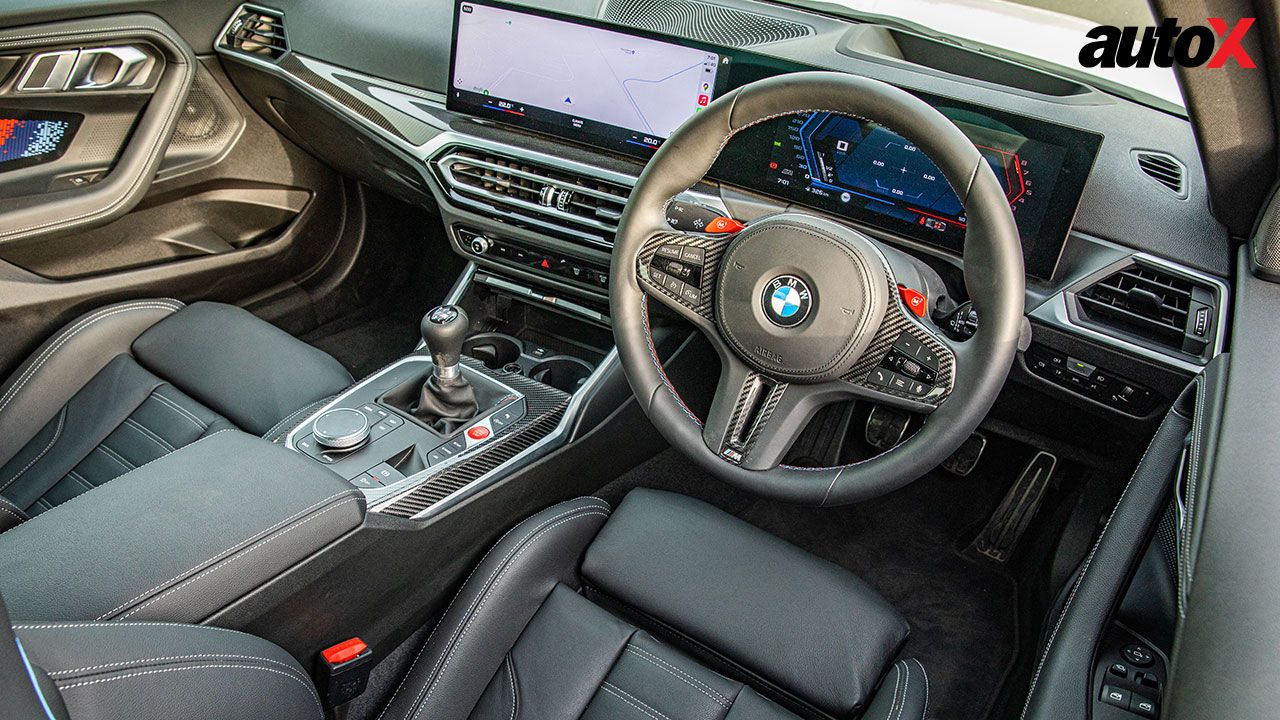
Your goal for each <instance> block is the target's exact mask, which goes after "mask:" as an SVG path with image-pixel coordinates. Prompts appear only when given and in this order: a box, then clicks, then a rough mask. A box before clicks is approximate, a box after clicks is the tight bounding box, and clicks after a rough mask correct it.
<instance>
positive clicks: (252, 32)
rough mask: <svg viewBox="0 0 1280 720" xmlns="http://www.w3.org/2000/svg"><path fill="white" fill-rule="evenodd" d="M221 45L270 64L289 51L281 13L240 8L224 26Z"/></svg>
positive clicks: (248, 6) (250, 6) (249, 6)
mask: <svg viewBox="0 0 1280 720" xmlns="http://www.w3.org/2000/svg"><path fill="white" fill-rule="evenodd" d="M221 45H222V46H223V47H225V48H227V49H229V50H235V51H236V52H241V53H244V54H246V55H252V56H254V57H259V58H262V59H263V60H267V61H270V62H275V61H276V60H279V59H280V58H282V57H284V55H285V53H287V52H289V41H288V40H287V39H286V38H285V34H284V13H282V12H280V11H279V10H269V9H267V8H261V7H257V6H254V5H241V6H240V9H239V10H237V11H236V14H235V16H233V17H232V18H231V22H230V23H228V24H227V29H226V31H225V32H224V33H223V34H222V40H221Z"/></svg>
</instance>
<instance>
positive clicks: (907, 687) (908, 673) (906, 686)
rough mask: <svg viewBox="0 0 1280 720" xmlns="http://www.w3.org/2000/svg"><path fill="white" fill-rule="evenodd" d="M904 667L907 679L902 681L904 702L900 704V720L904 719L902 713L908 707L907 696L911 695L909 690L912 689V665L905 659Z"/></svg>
mask: <svg viewBox="0 0 1280 720" xmlns="http://www.w3.org/2000/svg"><path fill="white" fill-rule="evenodd" d="M902 669H903V670H906V673H904V677H905V679H904V680H903V681H902V704H901V705H899V706H898V720H902V713H903V711H904V710H906V709H907V698H908V697H910V694H909V693H908V691H909V690H910V689H911V666H910V665H908V664H907V663H906V661H903V663H902Z"/></svg>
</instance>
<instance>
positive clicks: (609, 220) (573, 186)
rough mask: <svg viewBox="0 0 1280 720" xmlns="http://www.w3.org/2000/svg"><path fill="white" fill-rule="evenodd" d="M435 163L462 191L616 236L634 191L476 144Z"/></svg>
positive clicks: (541, 217) (536, 215)
mask: <svg viewBox="0 0 1280 720" xmlns="http://www.w3.org/2000/svg"><path fill="white" fill-rule="evenodd" d="M435 162H436V165H437V167H438V168H439V169H440V171H441V173H442V174H443V176H444V180H445V182H446V183H447V184H448V185H449V187H450V189H451V190H453V192H455V193H456V194H458V195H461V196H463V197H466V198H470V199H474V200H478V201H482V202H485V203H487V204H491V205H495V206H499V207H501V208H502V209H504V210H507V211H510V212H513V213H516V214H519V215H522V216H525V217H531V218H537V219H539V220H541V221H543V222H547V221H550V222H552V223H555V224H557V225H560V226H565V225H567V224H571V225H577V226H582V227H584V228H589V229H591V230H592V231H595V232H596V233H597V234H600V235H604V236H605V237H608V238H610V239H611V238H612V235H613V233H614V232H615V231H616V230H617V228H618V220H619V219H620V218H621V217H622V211H623V209H624V208H625V207H626V204H627V197H628V195H629V193H630V188H627V187H625V186H622V185H617V184H614V183H610V182H605V181H603V180H599V179H597V178H593V177H589V176H585V175H575V174H573V173H570V172H567V171H565V170H563V169H559V168H555V167H552V166H550V165H542V164H538V163H532V162H528V161H526V160H518V159H516V158H512V157H507V156H504V155H499V154H497V153H486V152H480V151H477V150H473V149H470V148H459V147H453V148H448V149H446V150H445V151H444V152H443V153H442V155H441V157H440V158H439V159H437V160H436V161H435ZM575 229H578V228H575Z"/></svg>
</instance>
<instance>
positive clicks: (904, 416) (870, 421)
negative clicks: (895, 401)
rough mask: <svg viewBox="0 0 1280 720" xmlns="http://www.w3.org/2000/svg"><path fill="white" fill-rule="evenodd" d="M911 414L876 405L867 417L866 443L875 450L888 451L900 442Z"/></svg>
mask: <svg viewBox="0 0 1280 720" xmlns="http://www.w3.org/2000/svg"><path fill="white" fill-rule="evenodd" d="M909 422H911V414H910V413H908V412H906V411H903V410H898V409H896V408H890V407H885V406H883V405H876V406H875V407H873V408H871V412H870V413H869V414H868V415H867V428H866V433H865V434H866V438H867V443H869V444H870V445H871V447H874V448H876V449H877V450H881V451H884V450H889V449H891V448H893V447H894V446H896V445H897V444H898V443H900V442H902V436H903V435H905V434H906V432H907V423H909Z"/></svg>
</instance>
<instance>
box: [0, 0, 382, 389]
mask: <svg viewBox="0 0 1280 720" xmlns="http://www.w3.org/2000/svg"><path fill="white" fill-rule="evenodd" d="M193 5H196V6H199V5H201V4H200V3H193ZM102 7H103V6H101V5H91V6H85V8H84V12H86V13H88V12H99V13H100V12H101V11H102ZM167 7H168V6H166V8H167ZM33 12H35V11H33ZM0 15H6V17H8V18H12V12H11V11H10V10H9V9H8V8H6V9H5V10H3V11H0ZM223 19H225V18H223ZM19 20H20V18H19ZM209 40H210V38H195V40H194V42H195V43H197V44H198V45H199V46H202V47H204V46H207V45H208V44H209ZM104 48H107V49H115V48H127V50H124V51H115V50H111V51H110V52H107V53H105V54H106V55H110V56H111V57H109V58H108V59H106V60H95V61H94V62H92V63H90V62H89V61H84V62H81V61H80V59H79V58H80V57H82V56H84V55H85V51H86V50H90V51H94V50H100V49H104ZM135 51H136V52H135ZM63 52H66V54H68V55H70V56H74V57H75V59H74V60H71V61H66V63H64V67H63V68H61V69H59V68H56V67H53V66H52V65H51V64H50V62H49V61H48V60H44V61H43V63H44V64H43V65H41V61H40V60H39V58H40V56H42V55H47V54H49V53H63ZM98 54H99V55H101V54H102V53H98ZM94 55H95V53H93V52H90V53H89V56H90V60H93V56H94ZM49 57H53V58H55V59H56V58H57V57H58V56H56V55H49ZM0 58H12V61H10V62H5V61H3V60H0V138H3V134H4V130H5V125H4V124H3V119H4V118H5V117H6V114H5V113H6V112H8V113H9V115H10V116H12V117H11V119H14V120H16V119H18V118H19V117H22V118H24V119H28V118H35V119H40V118H41V117H45V118H47V119H54V120H58V119H62V118H64V117H66V115H64V114H66V113H70V114H72V115H73V117H74V118H75V119H76V121H75V122H74V123H70V124H68V125H67V126H65V127H63V128H60V129H61V130H62V132H63V135H65V136H66V139H65V142H64V147H61V148H57V150H58V152H53V153H52V155H53V156H54V157H53V159H50V160H47V161H45V162H39V163H24V164H25V166H19V167H15V166H13V165H10V166H8V167H6V165H5V164H4V163H3V162H0V327H3V328H4V330H5V333H6V342H5V343H0V376H2V375H3V374H5V373H7V372H8V371H9V370H10V369H11V368H12V367H13V366H14V365H16V363H17V362H18V361H20V360H21V358H23V357H25V356H26V354H27V353H29V352H30V351H31V350H32V349H33V348H34V347H35V346H36V345H37V344H38V343H39V342H40V341H41V340H43V339H44V338H45V337H47V336H48V335H49V334H50V333H52V332H53V331H54V330H55V329H56V327H57V326H58V325H60V324H61V323H64V322H67V321H68V320H70V319H72V318H73V317H75V316H76V315H79V314H80V313H83V312H85V311H87V310H89V309H92V308H94V307H98V306H100V305H103V304H107V303H110V302H114V301H117V300H122V299H129V298H139V297H155V296H167V297H175V298H178V299H181V300H184V301H193V300H199V299H216V300H223V301H227V302H240V301H244V300H245V299H246V298H249V297H254V298H257V299H259V300H261V299H262V298H264V297H267V298H269V297H272V296H273V294H279V293H287V292H291V293H294V294H296V291H297V288H299V287H308V286H314V285H315V284H316V283H317V282H319V281H320V280H321V279H331V278H332V277H335V276H336V277H338V278H340V277H342V276H344V273H345V272H346V271H347V269H348V268H349V266H350V262H349V260H350V257H351V256H354V254H355V253H357V252H358V251H359V249H360V247H361V242H362V235H361V230H362V228H363V223H364V216H363V199H362V195H361V193H360V191H359V188H358V187H357V186H355V185H354V184H352V183H349V182H346V181H344V180H342V179H341V177H339V176H338V175H337V174H336V173H334V172H333V171H332V170H331V169H329V168H328V167H327V166H325V165H323V164H322V163H320V162H319V161H318V160H316V159H315V158H314V157H312V156H311V155H309V154H308V153H307V152H306V151H304V150H302V149H300V148H299V147H297V146H296V145H294V144H293V143H292V142H290V141H289V140H287V139H286V138H284V137H283V136H282V135H280V134H279V133H278V132H277V131H276V130H275V129H274V128H272V127H271V126H270V125H268V124H267V123H266V122H264V121H263V120H262V119H261V118H260V117H259V116H258V115H257V114H256V113H255V112H254V111H253V110H252V109H251V108H250V107H249V106H248V105H247V104H246V103H245V101H244V99H243V98H242V97H240V95H239V93H238V91H237V90H235V88H234V87H233V86H232V85H231V84H230V82H229V81H228V80H227V78H226V76H225V75H224V74H223V72H222V68H221V65H220V64H219V63H218V61H217V59H216V58H215V57H212V56H208V57H205V58H197V57H196V56H195V55H194V54H193V53H192V50H191V47H190V43H188V42H187V40H186V39H184V38H182V37H179V36H178V35H177V33H176V32H174V31H173V30H172V28H170V27H169V26H168V25H166V24H165V23H164V21H163V20H161V19H160V18H158V17H156V16H154V15H118V16H114V17H97V18H93V19H91V20H70V21H65V22H57V23H49V24H44V25H27V26H20V27H15V26H9V27H5V28H4V29H0ZM132 60H136V63H135V65H136V66H137V67H134V68H133V69H130V70H129V71H128V72H125V71H122V70H121V68H122V67H123V66H125V65H128V64H129V61H132ZM99 62H100V65H99V66H96V65H98V63H99ZM77 63H80V64H81V65H83V66H84V67H82V68H79V69H77V67H76V64H77ZM6 66H7V70H6ZM95 66H96V67H95ZM68 67H69V69H68ZM63 72H65V75H59V73H63ZM117 76H118V77H117ZM50 77H52V78H53V80H52V81H48V78H50ZM113 81H114V82H113ZM94 83H98V84H109V85H112V86H111V87H102V88H97V87H87V88H84V89H74V88H75V87H76V86H77V85H93V84H94ZM23 86H25V87H30V88H39V87H45V86H48V87H51V88H53V89H47V90H40V89H31V90H20V89H19V88H20V87H23ZM51 113H59V114H56V115H54V114H51ZM14 125H15V123H10V124H9V129H10V130H11V131H12V130H13V127H14ZM25 131H26V132H27V133H28V137H27V138H23V140H25V141H27V146H34V147H35V149H36V150H42V149H44V148H46V146H48V145H49V144H50V143H51V142H53V141H51V140H50V139H49V138H50V137H52V135H54V134H56V133H50V132H49V131H48V127H46V126H43V125H42V124H41V123H33V124H29V125H27V127H26V129H25ZM34 133H43V134H42V135H38V136H34V137H33V136H32V135H33V134H34ZM41 143H43V145H42V144H41ZM53 144H55V145H56V142H55V143H53ZM3 147H4V145H3V144H0V148H3ZM9 147H10V148H11V149H12V148H13V147H17V148H19V149H25V148H24V145H23V143H17V144H16V145H10V146H9ZM36 154H40V153H38V152H37V153H36ZM77 177H78V178H80V180H79V181H75V180H73V178H77Z"/></svg>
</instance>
